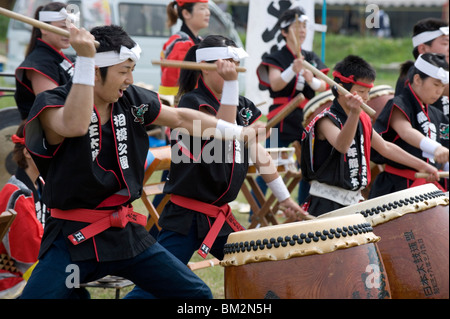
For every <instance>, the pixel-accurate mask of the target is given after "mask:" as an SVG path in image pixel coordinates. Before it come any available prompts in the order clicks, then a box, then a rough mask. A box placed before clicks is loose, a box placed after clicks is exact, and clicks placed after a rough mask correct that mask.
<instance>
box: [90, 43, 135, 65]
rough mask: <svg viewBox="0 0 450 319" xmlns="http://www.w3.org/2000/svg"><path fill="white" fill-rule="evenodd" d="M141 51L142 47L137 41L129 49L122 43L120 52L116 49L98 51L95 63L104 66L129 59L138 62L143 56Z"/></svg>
mask: <svg viewBox="0 0 450 319" xmlns="http://www.w3.org/2000/svg"><path fill="white" fill-rule="evenodd" d="M141 52H142V50H141V47H140V46H139V44H137V43H136V45H135V46H134V47H133V48H132V49H128V48H127V47H125V46H123V45H122V46H121V47H120V53H117V52H116V51H106V52H100V53H96V54H95V65H96V66H98V67H100V68H103V67H107V66H112V65H116V64H119V63H122V62H124V61H126V60H128V59H131V60H133V61H134V62H137V61H139V58H140V57H141Z"/></svg>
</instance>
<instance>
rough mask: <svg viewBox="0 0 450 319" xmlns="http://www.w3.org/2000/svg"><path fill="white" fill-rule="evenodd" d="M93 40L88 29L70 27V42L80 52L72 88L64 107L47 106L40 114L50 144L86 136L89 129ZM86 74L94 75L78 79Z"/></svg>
mask: <svg viewBox="0 0 450 319" xmlns="http://www.w3.org/2000/svg"><path fill="white" fill-rule="evenodd" d="M94 40H95V39H94V36H93V35H92V34H90V33H89V32H88V31H86V30H84V29H77V28H75V27H73V28H70V44H71V45H72V47H73V48H74V49H75V51H76V52H77V55H78V59H77V62H76V65H75V74H74V78H73V85H72V88H71V90H70V92H69V95H68V96H67V99H66V102H65V104H64V107H60V108H47V109H46V110H44V111H43V112H42V113H41V115H40V116H39V119H40V121H41V123H42V126H43V129H44V131H45V135H46V138H47V140H48V142H49V143H50V144H59V143H61V142H62V140H63V139H64V138H65V137H75V136H81V135H84V134H86V132H87V130H88V128H89V124H90V121H91V115H92V109H93V106H94V74H95V63H94V59H93V57H94V56H95V53H96V49H95V46H94ZM87 74H90V75H91V78H90V79H89V81H79V80H78V79H79V78H80V75H83V78H84V79H86V75H87Z"/></svg>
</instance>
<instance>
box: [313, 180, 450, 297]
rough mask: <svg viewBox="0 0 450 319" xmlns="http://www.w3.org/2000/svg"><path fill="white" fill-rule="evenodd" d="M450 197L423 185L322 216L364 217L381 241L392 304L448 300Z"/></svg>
mask: <svg viewBox="0 0 450 319" xmlns="http://www.w3.org/2000/svg"><path fill="white" fill-rule="evenodd" d="M448 206H449V198H448V195H446V194H445V193H444V192H442V191H441V190H440V189H439V188H437V187H436V186H435V185H434V184H425V185H421V186H417V187H413V188H409V189H405V190H402V191H399V192H395V193H393V194H389V195H384V196H380V197H377V198H374V199H370V200H367V201H364V202H361V203H358V204H356V205H352V206H350V207H346V208H342V209H339V210H335V211H333V212H330V213H327V214H324V215H321V216H319V219H321V218H325V219H326V218H333V217H337V216H346V215H355V214H359V215H361V216H364V217H365V218H366V220H367V221H368V222H370V223H371V225H372V226H373V227H374V232H375V233H376V234H377V235H378V236H380V237H381V240H380V241H379V242H378V243H377V246H378V248H379V250H380V252H381V256H382V258H383V262H384V265H385V266H386V272H387V275H388V279H389V284H390V287H391V292H392V298H393V299H425V298H427V299H428V298H432V299H448V298H449V211H448Z"/></svg>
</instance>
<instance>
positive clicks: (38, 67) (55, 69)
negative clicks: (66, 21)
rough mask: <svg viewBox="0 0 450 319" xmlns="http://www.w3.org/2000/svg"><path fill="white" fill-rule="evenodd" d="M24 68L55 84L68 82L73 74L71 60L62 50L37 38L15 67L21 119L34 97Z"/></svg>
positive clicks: (16, 97) (16, 95) (15, 95)
mask: <svg viewBox="0 0 450 319" xmlns="http://www.w3.org/2000/svg"><path fill="white" fill-rule="evenodd" d="M26 70H33V71H35V72H38V73H40V74H42V75H44V76H46V77H47V78H49V79H50V80H51V81H52V82H54V83H55V84H56V85H58V86H59V85H63V84H66V83H67V82H69V80H70V79H71V78H72V75H73V70H74V69H73V62H72V60H71V59H70V58H68V57H67V56H65V55H64V53H62V52H58V51H56V50H55V49H54V48H53V47H52V46H51V45H49V44H48V43H46V42H44V41H43V40H42V39H37V41H36V47H35V48H34V50H33V51H32V52H31V53H30V54H29V55H28V56H27V57H26V58H25V60H24V61H23V62H22V63H21V64H20V65H19V67H18V68H17V69H16V92H15V94H14V98H15V99H16V103H17V107H18V109H19V111H20V114H21V116H22V119H26V118H27V116H28V113H29V112H30V110H31V107H32V106H33V102H34V99H35V98H36V96H35V94H34V92H33V88H32V86H31V81H30V80H29V79H28V78H27V76H26V75H25V71H26Z"/></svg>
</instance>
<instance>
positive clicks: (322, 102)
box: [303, 90, 334, 127]
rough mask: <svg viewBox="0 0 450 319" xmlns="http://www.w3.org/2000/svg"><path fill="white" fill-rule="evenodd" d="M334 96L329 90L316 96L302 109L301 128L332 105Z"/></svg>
mask: <svg viewBox="0 0 450 319" xmlns="http://www.w3.org/2000/svg"><path fill="white" fill-rule="evenodd" d="M333 100H334V95H333V93H332V92H331V90H327V91H324V92H321V93H319V94H317V95H316V96H315V97H313V98H312V99H311V100H310V101H308V103H306V105H305V107H304V108H303V127H306V126H307V125H308V124H309V122H311V121H312V119H313V118H314V117H315V116H316V115H317V114H319V113H320V112H322V111H323V110H324V109H326V108H327V107H329V106H330V105H331V103H333Z"/></svg>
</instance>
